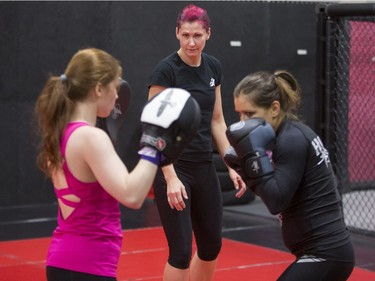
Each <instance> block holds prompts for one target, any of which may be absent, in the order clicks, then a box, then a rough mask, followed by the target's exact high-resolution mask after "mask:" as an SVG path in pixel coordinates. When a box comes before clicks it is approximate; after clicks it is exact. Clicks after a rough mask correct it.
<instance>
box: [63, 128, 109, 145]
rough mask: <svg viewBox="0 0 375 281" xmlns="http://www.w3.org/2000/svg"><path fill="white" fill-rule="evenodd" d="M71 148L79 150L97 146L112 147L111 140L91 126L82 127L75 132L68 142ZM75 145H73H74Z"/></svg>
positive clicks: (100, 130)
mask: <svg viewBox="0 0 375 281" xmlns="http://www.w3.org/2000/svg"><path fill="white" fill-rule="evenodd" d="M69 141H71V142H72V143H71V144H72V145H73V146H75V145H77V147H81V148H83V149H84V148H93V147H97V146H101V147H103V146H107V145H112V142H111V139H110V138H109V136H108V135H107V133H106V132H105V131H103V130H102V129H100V128H97V127H93V126H82V127H80V128H78V129H77V130H75V131H74V132H73V134H72V135H71V138H70V140H69ZM74 144H75V145H74Z"/></svg>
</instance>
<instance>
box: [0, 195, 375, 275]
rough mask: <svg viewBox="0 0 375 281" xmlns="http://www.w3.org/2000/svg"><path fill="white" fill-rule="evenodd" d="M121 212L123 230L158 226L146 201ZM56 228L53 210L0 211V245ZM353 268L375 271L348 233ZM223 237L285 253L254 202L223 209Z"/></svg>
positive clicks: (373, 246) (363, 238) (365, 246)
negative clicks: (351, 248)
mask: <svg viewBox="0 0 375 281" xmlns="http://www.w3.org/2000/svg"><path fill="white" fill-rule="evenodd" d="M121 208H122V213H123V215H122V224H123V228H124V229H136V228H144V227H152V226H160V225H161V224H160V219H159V216H158V212H157V209H156V205H155V203H154V201H153V200H152V199H147V200H146V202H145V204H144V205H143V207H142V208H141V209H140V210H131V209H128V208H125V207H121ZM55 226H56V206H55V205H53V206H45V207H40V208H33V211H31V210H30V209H29V208H23V207H17V208H16V209H14V210H13V211H12V212H10V211H9V209H7V210H1V209H0V241H6V240H17V239H26V238H36V237H48V236H51V233H52V231H53V229H54V228H55ZM351 234H352V240H353V243H354V247H355V253H356V266H357V267H360V268H363V269H367V270H370V271H375V259H374V257H375V237H374V236H371V235H362V234H358V233H355V232H352V233H351ZM223 237H225V238H228V239H232V240H236V241H241V242H245V243H251V244H255V245H259V246H264V247H268V248H273V249H278V250H282V251H287V249H286V248H285V246H284V245H283V242H282V238H281V232H280V226H279V221H278V219H277V217H276V216H272V215H270V214H269V212H268V211H267V209H266V208H265V206H264V204H263V203H262V202H261V201H260V200H259V198H256V199H255V200H253V201H252V202H250V203H248V204H243V205H234V206H225V207H224V220H223Z"/></svg>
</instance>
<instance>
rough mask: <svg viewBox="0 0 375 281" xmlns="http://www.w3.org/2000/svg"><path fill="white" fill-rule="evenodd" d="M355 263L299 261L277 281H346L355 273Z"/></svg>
mask: <svg viewBox="0 0 375 281" xmlns="http://www.w3.org/2000/svg"><path fill="white" fill-rule="evenodd" d="M353 267H354V262H339V261H328V260H324V261H319V259H317V261H315V262H314V261H304V262H301V259H297V260H296V261H295V262H293V263H292V264H291V265H290V266H289V267H288V268H287V269H286V270H285V271H284V273H283V274H282V275H281V276H280V277H279V279H277V281H301V280H303V281H346V280H348V278H349V276H350V274H351V273H352V271H353Z"/></svg>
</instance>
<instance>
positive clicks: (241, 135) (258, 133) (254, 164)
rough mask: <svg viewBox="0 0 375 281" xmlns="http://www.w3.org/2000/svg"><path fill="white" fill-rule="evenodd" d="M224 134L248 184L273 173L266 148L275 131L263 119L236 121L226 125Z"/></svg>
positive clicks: (256, 182) (261, 179) (255, 182)
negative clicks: (228, 125)
mask: <svg viewBox="0 0 375 281" xmlns="http://www.w3.org/2000/svg"><path fill="white" fill-rule="evenodd" d="M226 134H227V138H228V141H229V143H230V144H231V146H232V147H233V149H234V151H235V152H236V155H237V157H238V158H239V160H238V161H239V163H240V166H241V170H242V173H241V174H242V177H245V178H246V181H247V183H248V185H249V184H251V185H257V184H258V183H259V182H262V181H264V180H265V179H266V178H267V177H268V176H270V175H272V174H273V167H272V163H271V161H270V159H269V157H268V154H267V152H266V150H267V149H269V148H270V147H271V146H272V144H273V143H274V140H275V132H274V130H273V129H272V127H271V126H270V125H269V124H268V123H266V122H265V120H264V119H262V118H250V119H248V120H246V121H240V122H237V123H235V124H233V125H231V126H230V127H228V129H227V132H226ZM224 160H225V157H224ZM228 165H229V163H228ZM229 166H230V165H229Z"/></svg>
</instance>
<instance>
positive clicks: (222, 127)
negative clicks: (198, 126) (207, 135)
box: [212, 85, 246, 197]
mask: <svg viewBox="0 0 375 281" xmlns="http://www.w3.org/2000/svg"><path fill="white" fill-rule="evenodd" d="M215 95H216V101H215V106H214V112H213V115H212V137H213V140H214V142H215V145H216V148H217V151H218V152H219V154H220V156H221V158H224V154H225V151H226V149H227V148H228V147H229V141H228V139H227V137H226V134H225V132H226V130H227V125H226V123H225V119H224V114H223V108H222V102H221V88H220V85H219V86H217V87H216V89H215ZM227 168H228V172H229V176H230V178H231V179H232V181H233V184H234V187H235V189H237V190H239V191H238V192H237V194H236V196H237V197H241V196H242V195H243V194H244V193H245V191H246V184H245V183H244V181H243V180H242V178H241V177H240V176H239V175H238V174H237V172H236V171H234V170H233V169H232V168H230V167H229V166H228V165H227Z"/></svg>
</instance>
